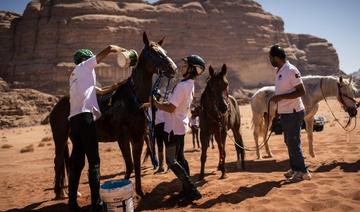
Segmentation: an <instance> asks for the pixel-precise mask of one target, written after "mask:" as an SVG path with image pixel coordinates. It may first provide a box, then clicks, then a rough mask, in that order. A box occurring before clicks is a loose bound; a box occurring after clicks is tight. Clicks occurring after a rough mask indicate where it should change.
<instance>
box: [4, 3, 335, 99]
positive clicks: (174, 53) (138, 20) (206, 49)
mask: <svg viewBox="0 0 360 212" xmlns="http://www.w3.org/2000/svg"><path fill="white" fill-rule="evenodd" d="M143 31H147V32H148V34H149V37H150V38H151V39H153V40H160V39H161V38H162V37H163V36H166V40H165V46H164V47H165V49H167V51H168V54H169V55H170V56H171V57H172V58H174V59H175V60H176V59H179V58H181V57H184V56H186V55H189V54H194V53H195V54H199V55H202V56H203V57H204V58H205V59H206V61H207V64H208V65H210V64H211V65H212V66H213V67H221V65H222V64H223V63H226V64H227V67H228V68H229V71H228V76H229V78H230V84H231V87H230V88H231V90H232V91H233V92H238V91H239V90H240V89H241V88H243V87H245V88H254V87H259V86H262V85H266V84H271V83H273V78H274V71H273V70H272V67H271V66H270V64H269V61H268V50H269V47H270V46H271V45H272V44H274V43H279V44H280V45H282V46H284V47H285V49H286V51H287V53H288V56H289V59H290V61H291V62H293V63H294V64H295V65H297V66H298V68H299V69H300V71H301V72H302V74H303V75H306V74H321V75H328V74H334V73H338V72H339V59H338V56H337V53H336V50H335V49H334V47H333V46H332V44H331V43H329V42H328V41H327V40H326V39H323V38H318V37H315V36H312V35H302V34H300V35H297V34H289V33H285V32H284V22H283V20H282V19H281V18H280V17H277V16H274V15H272V14H270V13H268V12H266V11H264V10H263V8H262V7H261V5H260V4H258V3H257V2H255V1H253V0H197V1H192V0H160V1H158V2H157V3H155V4H149V3H147V2H145V1H142V0H136V1H134V0H106V1H105V0H104V1H96V0H33V1H31V2H30V3H29V4H28V5H27V7H26V9H25V11H24V14H23V15H22V16H20V15H17V14H13V13H8V12H2V13H0V37H1V41H0V42H1V45H2V46H4V47H5V48H2V49H1V50H0V58H1V60H2V64H1V66H0V76H2V77H3V78H5V79H6V80H7V81H10V82H13V81H18V85H19V86H23V87H24V86H26V87H31V88H36V89H39V90H42V91H46V92H51V93H66V92H67V89H68V81H67V80H68V76H69V71H71V70H72V68H73V61H72V55H73V52H74V51H75V50H76V49H78V48H90V49H92V50H93V51H94V52H98V51H100V50H101V49H102V48H104V47H105V46H106V45H108V44H117V45H120V46H123V47H125V48H134V49H136V50H138V51H139V52H140V51H141V49H142V47H143V43H142V39H141V34H142V32H143ZM115 61H116V60H115V56H112V57H109V58H107V59H106V60H105V61H104V62H103V63H101V64H99V65H98V67H97V71H98V80H99V82H100V83H101V84H109V83H111V82H113V81H115V80H120V79H124V78H126V77H127V76H129V74H130V73H129V71H126V70H121V69H120V68H119V67H118V66H117V64H116V62H115ZM206 77H207V74H205V76H203V77H202V80H201V81H200V83H199V84H198V86H200V87H203V85H204V83H205V80H206Z"/></svg>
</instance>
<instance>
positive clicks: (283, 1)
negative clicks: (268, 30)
mask: <svg viewBox="0 0 360 212" xmlns="http://www.w3.org/2000/svg"><path fill="white" fill-rule="evenodd" d="M28 2H29V0H0V10H10V11H14V12H17V13H22V12H23V10H24V8H25V6H26V4H27V3H28ZM149 2H156V0H149ZM257 2H259V3H260V4H261V5H263V8H264V10H266V11H268V12H271V13H272V14H274V15H277V16H280V17H281V18H282V19H283V20H284V22H285V31H286V32H291V33H302V34H312V35H315V36H318V37H322V38H326V39H327V40H328V41H329V42H331V43H332V44H333V45H334V47H335V49H336V50H337V53H338V55H339V59H340V68H341V69H342V70H343V71H345V72H346V73H352V72H354V71H357V70H359V69H360V0H346V1H345V0H257Z"/></svg>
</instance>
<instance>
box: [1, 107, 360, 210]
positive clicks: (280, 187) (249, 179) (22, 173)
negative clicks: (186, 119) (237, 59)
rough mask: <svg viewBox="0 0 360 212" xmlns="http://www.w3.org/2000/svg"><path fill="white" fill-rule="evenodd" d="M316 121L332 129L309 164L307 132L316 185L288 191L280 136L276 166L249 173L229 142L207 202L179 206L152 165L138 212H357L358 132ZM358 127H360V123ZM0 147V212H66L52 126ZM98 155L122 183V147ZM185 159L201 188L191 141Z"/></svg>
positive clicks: (251, 167) (250, 167)
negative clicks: (57, 181) (56, 187)
mask: <svg viewBox="0 0 360 212" xmlns="http://www.w3.org/2000/svg"><path fill="white" fill-rule="evenodd" d="M330 104H331V107H332V108H333V109H334V111H335V115H336V116H337V117H338V118H339V119H340V120H341V121H342V122H343V121H345V119H346V113H345V112H343V111H342V110H341V109H340V106H339V104H338V103H337V102H336V101H335V100H331V101H330ZM240 110H241V115H242V123H243V124H242V134H243V137H244V140H245V145H246V146H248V147H253V146H254V141H253V138H252V129H251V110H250V106H249V105H245V106H241V109H240ZM318 114H321V115H324V116H325V117H326V119H327V120H328V123H327V124H326V125H325V129H324V131H322V132H315V133H314V140H315V142H314V144H315V153H316V157H315V158H311V157H310V156H309V154H308V144H307V138H306V133H305V131H303V132H302V140H303V152H304V155H305V157H306V163H307V164H308V165H309V167H310V170H311V172H312V176H313V179H312V180H311V181H303V182H299V183H295V184H285V183H284V177H283V173H284V172H285V171H286V170H287V169H288V168H289V167H288V160H287V159H288V156H287V150H286V146H285V145H284V143H283V137H282V136H281V135H274V136H272V137H271V138H270V141H269V142H270V147H271V148H272V151H273V153H274V160H268V161H254V159H255V158H256V155H255V152H247V155H246V160H247V170H246V171H243V170H241V169H240V168H238V166H237V163H236V156H235V148H234V144H233V143H232V141H231V140H230V139H228V140H227V145H226V151H227V158H226V161H227V163H226V167H227V171H228V176H227V178H226V179H219V178H220V172H219V171H217V170H216V168H217V164H218V151H217V149H216V148H215V149H211V148H210V149H209V150H208V159H207V163H206V169H205V172H206V176H205V180H204V181H200V182H196V185H197V186H198V188H199V190H200V192H201V193H202V195H203V198H202V199H200V200H198V201H195V202H194V204H190V205H187V206H179V205H178V204H177V202H178V199H177V198H176V194H177V192H178V191H179V190H180V188H181V185H180V183H179V181H178V180H177V179H175V175H174V174H173V173H172V172H167V173H163V174H158V175H154V174H153V173H154V170H152V166H151V163H150V161H147V162H146V163H145V164H143V166H142V186H143V190H144V191H145V192H147V193H148V194H147V196H146V198H143V199H140V198H138V197H134V202H135V208H136V209H137V210H142V211H143V210H144V211H146V210H171V211H189V210H195V211H197V210H209V211H220V210H222V211H231V210H233V211H239V210H242V211H360V174H359V170H360V151H359V147H360V126H357V127H356V129H355V130H354V131H353V132H351V133H350V134H348V133H346V132H345V131H343V130H342V129H341V128H340V127H339V126H338V125H337V123H335V122H334V118H333V117H332V116H331V114H330V112H329V110H328V108H327V107H326V105H325V103H324V102H321V106H320V111H319V112H318ZM358 117H359V116H358ZM357 122H359V125H360V120H359V118H357ZM31 145H32V146H31ZM0 146H1V148H0V211H8V210H10V211H28V210H40V211H66V210H67V207H66V202H67V200H66V199H65V200H53V198H54V196H55V195H54V193H53V190H52V188H53V182H54V181H53V180H54V164H53V159H54V144H53V141H52V138H51V132H50V127H49V126H35V127H28V128H13V129H6V130H1V131H0ZM29 146H30V147H29ZM21 151H23V153H21ZM24 151H25V152H24ZM100 151H101V152H100V155H101V173H102V178H101V182H105V181H106V180H109V179H121V178H123V176H124V169H125V167H124V161H123V158H122V156H121V153H120V151H119V147H118V146H117V143H107V144H105V143H101V144H100ZM263 151H264V150H263ZM185 152H186V153H185V156H186V158H187V159H188V161H189V164H190V169H191V175H192V179H193V180H194V181H196V180H197V178H198V173H199V171H200V154H201V152H200V151H199V150H193V148H192V142H191V138H190V135H187V136H186V147H185ZM264 154H265V152H264ZM86 170H87V167H85V169H84V170H83V173H82V178H81V183H80V187H79V190H80V192H81V193H82V197H80V198H79V204H80V205H81V206H82V207H83V208H84V210H86V209H88V205H89V204H90V198H89V187H88V182H87V171H86ZM132 180H134V179H133V176H132Z"/></svg>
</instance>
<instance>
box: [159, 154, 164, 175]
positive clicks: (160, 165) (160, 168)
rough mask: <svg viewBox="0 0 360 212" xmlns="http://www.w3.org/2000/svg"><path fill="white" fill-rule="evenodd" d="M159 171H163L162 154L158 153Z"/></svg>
mask: <svg viewBox="0 0 360 212" xmlns="http://www.w3.org/2000/svg"><path fill="white" fill-rule="evenodd" d="M159 170H162V171H164V154H163V153H162V152H159Z"/></svg>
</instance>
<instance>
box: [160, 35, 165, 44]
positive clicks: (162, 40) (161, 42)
mask: <svg viewBox="0 0 360 212" xmlns="http://www.w3.org/2000/svg"><path fill="white" fill-rule="evenodd" d="M164 40H165V36H164V37H163V38H162V39H161V40H160V41H159V42H158V44H159V45H160V46H162V45H163V43H164Z"/></svg>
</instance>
